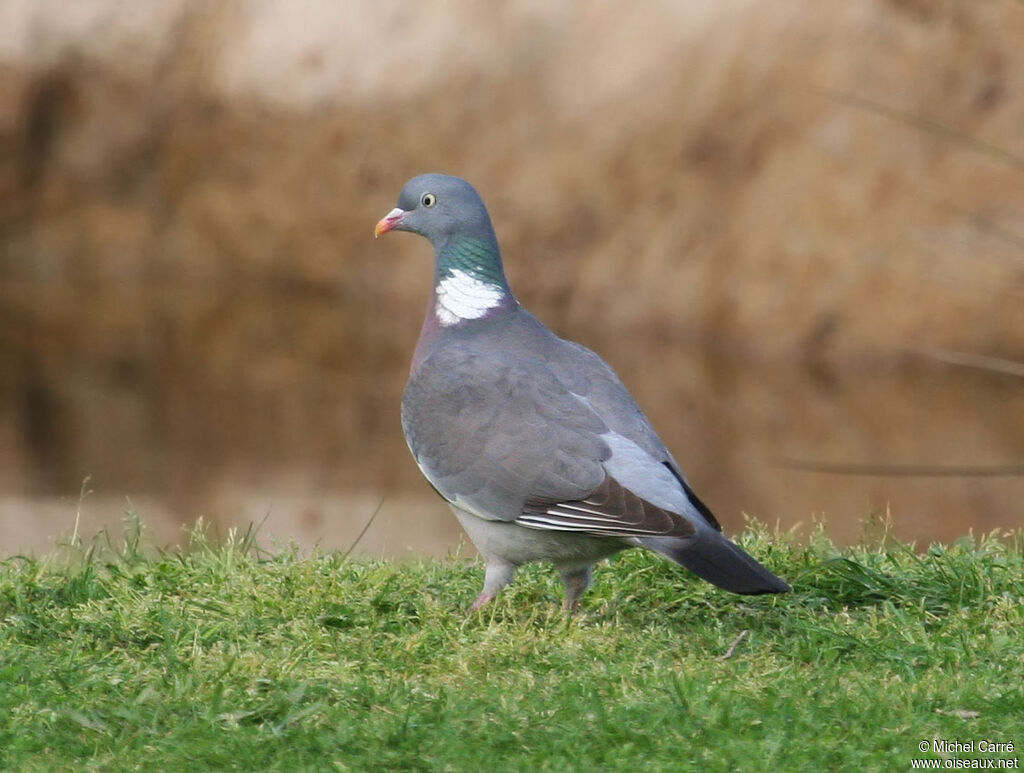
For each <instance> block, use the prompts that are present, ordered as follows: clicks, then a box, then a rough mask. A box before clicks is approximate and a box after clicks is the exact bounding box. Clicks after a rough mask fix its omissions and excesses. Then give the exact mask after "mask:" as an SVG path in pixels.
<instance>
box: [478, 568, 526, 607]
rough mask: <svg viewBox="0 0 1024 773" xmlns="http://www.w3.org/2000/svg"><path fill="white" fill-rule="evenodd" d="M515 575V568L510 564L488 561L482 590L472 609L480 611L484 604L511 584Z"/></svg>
mask: <svg viewBox="0 0 1024 773" xmlns="http://www.w3.org/2000/svg"><path fill="white" fill-rule="evenodd" d="M515 573H516V568H515V567H514V566H513V565H512V564H509V563H506V562H504V561H495V560H493V559H489V560H488V561H487V568H486V569H485V570H484V589H483V590H482V591H480V595H479V596H477V597H476V601H474V602H473V609H480V607H482V606H483V605H484V604H486V603H487V602H489V601H491V600H493V599H494V597H495V596H497V595H498V591H500V590H501V589H502V588H504V587H505V586H506V585H508V584H509V583H510V582H512V576H513V575H514V574H515Z"/></svg>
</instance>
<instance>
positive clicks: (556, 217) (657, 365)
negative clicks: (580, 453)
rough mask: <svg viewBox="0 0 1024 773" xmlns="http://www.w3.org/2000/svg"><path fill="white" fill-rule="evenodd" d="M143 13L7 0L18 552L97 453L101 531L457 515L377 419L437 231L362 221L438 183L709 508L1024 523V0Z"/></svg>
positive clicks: (782, 516)
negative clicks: (384, 232)
mask: <svg viewBox="0 0 1024 773" xmlns="http://www.w3.org/2000/svg"><path fill="white" fill-rule="evenodd" d="M137 6H138V4H135V3H130V2H116V1H115V0H95V2H92V3H89V4H74V5H68V4H66V3H62V2H56V0H52V1H50V0H40V1H39V2H14V0H8V2H0V552H13V551H16V550H21V549H33V550H40V549H43V548H45V545H46V544H48V540H49V539H51V538H52V537H53V536H55V535H56V534H58V533H61V532H64V531H66V530H67V529H69V528H71V525H72V524H73V522H74V516H75V511H76V509H79V508H78V500H79V492H80V491H81V490H82V488H83V480H84V479H85V478H86V477H87V476H88V483H87V485H86V488H87V489H88V490H90V491H92V492H93V493H92V494H90V495H89V496H88V497H86V498H85V500H84V504H83V505H82V507H81V508H80V509H81V510H82V513H83V514H84V515H83V517H84V518H85V519H86V521H87V522H88V527H89V528H97V527H98V526H99V525H103V524H108V523H117V521H118V519H119V518H120V513H121V511H122V510H123V509H125V508H126V507H132V508H134V509H135V510H137V511H139V513H140V515H141V517H142V519H143V521H145V522H146V523H147V524H149V525H151V526H152V527H153V528H154V529H155V530H156V531H157V532H158V535H159V536H160V538H161V539H173V538H174V537H175V536H176V534H177V529H178V526H177V524H179V523H188V522H191V520H192V519H194V518H195V517H196V516H197V515H200V514H202V515H204V516H205V517H206V518H207V519H210V520H213V521H214V522H215V523H217V524H220V525H222V526H224V527H226V526H227V525H230V524H236V523H237V524H244V523H247V522H248V521H249V520H252V519H255V520H257V521H258V520H261V519H262V518H263V517H264V516H266V517H267V524H266V525H265V527H264V528H265V530H266V532H265V533H267V534H268V535H269V536H271V537H273V538H280V539H291V538H297V539H300V540H301V541H303V542H304V543H310V542H314V541H317V540H321V541H322V542H323V544H325V545H327V546H331V547H333V546H338V545H340V546H342V547H344V546H345V545H347V544H348V543H349V542H350V541H351V539H354V535H355V534H356V533H358V531H359V529H360V528H361V527H362V525H363V524H364V523H365V521H366V519H367V518H368V517H369V514H370V513H372V512H373V510H374V509H375V507H376V503H377V502H379V501H380V499H381V498H382V497H383V499H384V503H385V504H384V506H383V508H382V511H381V514H380V516H379V517H378V520H377V521H376V522H375V523H374V526H373V529H372V530H371V533H370V534H368V535H367V538H366V541H364V542H363V543H361V546H362V547H363V548H364V549H367V550H370V551H371V552H372V551H376V552H384V553H387V554H396V553H402V552H403V551H405V550H407V549H408V550H412V551H413V552H432V553H437V552H443V551H444V550H445V549H447V547H449V546H451V545H454V544H455V543H456V542H457V539H458V537H457V534H458V532H457V528H456V526H455V524H454V522H453V521H450V520H449V519H448V518H447V516H446V515H445V514H444V511H443V508H441V507H440V506H439V505H438V503H437V502H435V501H434V500H433V499H432V498H431V495H430V492H429V489H427V488H426V486H425V484H423V483H422V482H421V481H420V478H419V473H418V471H417V470H416V468H415V466H414V465H413V463H412V462H411V460H410V459H409V458H408V455H407V452H406V450H405V448H404V444H403V441H402V438H401V432H400V428H399V424H398V418H397V405H398V401H399V398H400V394H401V389H402V385H403V382H404V378H405V371H406V367H407V362H408V359H409V356H410V353H411V350H412V347H413V345H414V343H415V337H416V332H417V330H418V327H419V322H420V319H421V317H422V314H423V307H424V304H425V302H426V296H427V292H428V283H429V278H430V267H429V266H430V256H429V248H428V247H427V245H426V244H425V243H423V242H422V241H421V240H417V239H414V238H412V237H409V236H405V235H397V236H390V237H388V238H386V239H384V240H381V241H380V242H374V240H373V238H372V229H373V224H374V223H375V222H376V220H377V219H378V218H379V217H380V216H381V215H383V214H384V213H385V212H387V211H388V210H389V209H390V208H391V207H392V206H393V205H394V201H395V198H396V196H397V193H398V190H399V189H400V187H401V185H402V184H403V183H404V182H405V180H406V179H407V178H409V177H411V176H412V175H414V174H417V173H420V172H424V171H445V172H450V173H454V174H459V175H461V176H464V177H467V178H469V179H470V180H471V181H472V182H474V184H475V185H476V186H477V187H478V189H479V190H480V191H481V193H482V194H483V195H484V197H485V200H486V201H487V202H488V204H489V206H490V209H491V213H492V217H493V219H494V221H495V223H496V225H497V229H498V234H499V238H500V240H501V242H502V244H503V249H504V253H505V259H506V265H507V269H508V273H509V276H510V280H511V282H512V285H513V287H514V288H515V289H516V291H517V294H518V295H519V297H520V299H521V300H522V301H523V302H524V304H525V305H527V306H528V307H529V308H530V309H531V310H532V311H533V312H534V313H535V314H537V315H538V316H539V317H540V318H541V319H543V320H544V321H546V322H547V323H548V324H549V325H550V326H551V327H552V328H554V329H555V330H556V331H557V332H559V333H561V334H562V335H565V336H567V337H570V338H574V339H576V340H579V341H581V342H583V343H586V344H587V345H589V346H591V347H593V348H595V349H597V350H598V351H599V352H600V353H601V354H602V355H603V356H605V357H606V359H608V360H609V361H610V362H611V363H612V364H613V366H615V367H616V368H617V369H618V370H619V371H620V373H621V374H622V376H623V377H624V379H625V381H626V382H627V384H628V385H629V386H630V387H631V388H632V389H633V390H634V392H635V394H636V395H637V397H638V399H639V400H640V402H641V404H642V405H643V406H644V408H645V409H646V410H647V412H648V413H649V414H650V415H651V417H652V419H653V420H654V421H655V424H656V426H657V427H658V428H659V429H660V431H661V432H662V434H663V436H664V438H665V440H666V442H667V443H668V444H669V446H670V447H671V448H672V449H673V450H674V451H675V452H676V455H677V457H679V459H680V460H681V462H682V463H683V466H684V468H685V469H686V470H687V471H688V474H689V476H690V477H691V478H692V479H693V483H694V485H695V486H696V488H697V489H698V490H699V491H700V492H701V493H702V495H703V496H704V497H705V498H706V499H707V500H709V502H710V504H712V506H713V507H714V508H715V509H716V510H717V511H718V512H719V513H720V516H721V519H722V520H723V522H724V523H726V524H727V526H728V527H729V529H737V528H740V527H741V526H742V523H743V516H742V514H743V513H748V514H751V515H753V516H756V517H758V518H760V519H763V520H766V521H768V522H769V523H772V524H774V523H776V522H779V523H781V524H783V525H784V526H788V525H792V524H795V523H801V524H804V525H806V524H809V523H810V522H811V521H812V520H813V519H814V518H816V517H819V516H821V515H824V517H825V518H826V521H827V523H828V526H829V530H830V531H832V532H833V533H834V534H835V535H836V536H837V537H838V538H840V539H842V540H850V539H854V538H856V537H857V535H858V534H859V533H860V529H861V527H860V525H859V524H860V521H861V520H862V519H864V518H865V517H867V516H868V515H870V514H871V513H877V512H880V511H884V510H885V509H886V508H887V507H888V508H889V509H890V511H891V514H892V517H893V518H894V520H895V523H896V530H897V533H898V534H899V535H901V536H904V537H908V538H914V539H920V540H928V539H931V538H941V539H954V538H956V537H957V536H960V535H962V534H964V533H966V531H967V530H968V529H969V528H974V529H975V530H976V531H977V530H981V531H985V530H988V529H991V528H995V527H1004V528H1008V527H1014V526H1020V525H1022V524H1024V507H1022V502H1024V478H1022V476H1021V472H1022V470H1021V466H1022V465H1024V366H1022V365H1021V363H1024V46H1022V45H1021V44H1020V42H1021V40H1024V6H1022V5H1021V3H1020V2H1015V1H1014V0H992V1H991V2H976V0H962V1H960V2H941V1H937V2H917V1H916V0H900V1H897V0H875V1H874V2H862V3H821V2H816V1H812V0H807V1H806V2H781V3H771V4H765V3H754V2H742V1H740V0H734V1H731V2H697V3H686V4H677V3H667V2H666V3H664V4H660V5H659V4H657V3H655V4H650V5H644V6H642V7H641V6H635V7H634V6H625V5H621V4H615V3H600V2H599V3H589V2H582V1H580V2H570V3H564V4H560V5H558V6H557V7H555V8H551V7H548V4H543V3H534V2H529V1H528V0H517V1H516V2H508V3H503V4H500V6H498V7H492V5H491V4H476V3H472V2H468V0H460V1H459V2H453V3H449V4H447V5H445V6H444V7H443V8H438V7H436V6H434V7H432V4H415V3H408V2H383V3H377V4H363V3H341V4H339V3H334V2H328V1H327V0H309V2H306V3H301V4H295V3H287V2H272V3H262V4H246V3H242V2H227V3H221V4H217V5H216V7H215V8H212V9H211V8H210V7H209V6H210V4H207V3H202V2H188V1H187V0H177V2H166V3H162V4H159V7H154V8H149V7H147V6H148V4H142V7H137ZM677 6H678V7H677ZM965 355H966V356H965ZM794 458H795V459H803V460H811V461H816V462H828V463H833V462H834V463H838V464H840V465H841V466H842V465H849V464H854V463H856V464H861V463H864V464H875V465H882V466H883V467H887V468H889V471H890V472H892V471H898V470H894V466H898V465H906V464H913V465H923V466H925V467H927V468H930V469H931V470H932V473H933V474H931V475H927V476H915V477H897V476H893V475H886V476H851V475H835V474H822V473H810V472H801V471H794V470H792V469H789V468H787V467H786V466H785V464H786V462H787V460H792V459H794ZM1007 465H1009V466H1010V469H1009V470H1008V471H1004V472H1007V473H1008V474H1004V475H1001V476H996V477H992V476H985V477H981V476H978V475H976V474H975V475H957V476H952V477H947V476H941V477H937V476H936V475H935V474H934V473H936V472H949V470H948V469H946V468H948V467H950V466H952V467H955V468H962V467H965V466H970V467H981V468H983V471H989V472H991V471H993V468H999V467H1005V466H1007ZM960 471H961V472H963V470H960ZM975 472H976V470H975ZM126 498H128V499H130V501H131V504H130V505H129V504H127V499H126Z"/></svg>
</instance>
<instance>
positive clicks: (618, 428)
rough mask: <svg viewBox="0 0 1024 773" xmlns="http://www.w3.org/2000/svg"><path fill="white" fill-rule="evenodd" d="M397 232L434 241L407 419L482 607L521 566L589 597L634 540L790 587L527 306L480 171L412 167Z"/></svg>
mask: <svg viewBox="0 0 1024 773" xmlns="http://www.w3.org/2000/svg"><path fill="white" fill-rule="evenodd" d="M388 231H408V232H411V233H415V234H419V235H421V236H424V237H426V238H427V239H429V240H430V242H431V244H432V245H433V248H434V284H433V289H432V292H431V296H430V303H429V306H428V308H427V313H426V318H425V319H424V321H423V326H422V329H421V331H420V338H419V341H418V343H417V344H416V349H415V351H414V353H413V358H412V366H411V369H410V374H409V380H408V383H407V384H406V387H405V393H404V395H403V397H402V428H403V430H404V432H405V438H406V441H407V442H408V444H409V449H410V451H412V455H413V457H414V458H415V460H416V464H417V465H418V466H419V468H420V470H421V471H422V472H423V475H424V476H425V477H426V479H427V481H428V482H429V483H430V485H431V486H432V487H433V488H434V490H435V491H437V493H438V494H440V495H441V496H442V497H443V498H444V499H445V500H446V501H447V502H448V504H449V505H450V506H451V509H452V511H453V512H454V513H455V516H456V518H458V520H459V523H460V524H461V525H462V528H463V529H464V530H465V532H466V534H467V536H468V537H469V539H470V540H471V541H472V543H473V544H474V545H475V546H476V548H477V550H478V551H479V553H480V555H481V556H482V557H483V559H484V562H485V573H484V586H483V590H482V591H481V592H480V595H479V596H478V597H477V599H476V601H475V602H474V604H473V608H474V609H479V608H480V607H481V606H483V605H485V604H487V603H488V602H490V601H491V600H492V599H494V597H495V595H496V594H497V593H498V592H499V591H500V590H501V589H502V588H504V587H505V586H506V585H508V584H509V583H510V582H511V581H512V578H513V575H514V574H515V571H516V569H517V568H518V567H519V566H521V565H523V564H525V563H529V562H533V561H547V562H550V563H553V564H554V566H555V568H556V569H557V570H558V572H559V573H560V574H561V577H562V580H563V582H564V583H565V607H566V609H568V610H570V611H572V610H575V609H576V608H577V607H578V605H579V601H580V598H581V597H582V596H583V593H584V591H586V589H587V588H588V587H589V585H590V583H591V580H592V572H593V566H594V564H595V563H596V562H598V561H600V560H602V559H604V558H607V557H609V556H611V555H613V554H615V553H618V552H619V551H621V550H624V549H626V548H631V547H642V548H647V549H648V550H652V551H654V552H656V553H660V554H661V555H663V556H665V557H667V558H669V559H671V560H672V561H674V562H676V563H678V564H681V565H682V566H684V567H686V568H687V569H689V570H690V571H692V572H694V573H695V574H697V575H699V576H700V577H702V578H704V579H705V580H708V581H709V582H711V583H713V584H715V585H717V586H718V587H720V588H724V589H725V590H728V591H732V592H734V593H743V594H761V593H784V592H786V591H789V590H790V587H789V585H787V584H786V583H785V582H784V581H783V580H781V579H780V578H779V577H777V576H776V575H774V574H773V573H772V572H770V571H769V570H768V569H766V568H765V567H764V566H762V565H761V564H760V563H758V562H757V561H756V560H755V559H754V558H753V557H751V556H750V555H748V554H747V553H746V552H744V551H743V550H742V549H741V548H739V547H738V546H737V545H736V544H735V543H733V542H732V541H731V540H729V539H728V538H727V537H726V536H725V535H723V534H722V527H721V525H720V524H719V523H718V521H717V520H716V519H715V516H714V515H713V514H712V513H711V510H709V509H708V507H707V506H706V505H705V504H704V503H703V502H702V501H701V500H700V499H699V498H698V497H697V495H696V494H695V493H694V491H693V489H692V488H691V486H690V484H689V482H688V481H687V479H686V476H685V475H683V471H682V469H681V468H680V467H679V465H678V463H677V462H676V460H675V459H674V458H673V457H672V454H671V453H669V451H668V449H667V448H666V447H665V444H664V443H662V441H661V439H660V438H659V437H658V435H657V433H656V432H655V431H654V428H653V427H652V426H651V423H650V422H649V421H648V419H647V417H646V416H645V415H644V413H643V411H642V410H641V409H640V407H639V406H638V405H637V403H636V401H635V400H634V399H633V397H632V395H630V393H629V391H628V390H627V389H626V387H625V386H624V385H623V383H622V381H621V380H620V379H619V377H618V376H617V375H616V374H615V372H614V371H613V370H612V369H611V367H610V366H609V365H608V364H607V363H605V361H604V360H602V359H601V358H600V357H599V356H598V355H597V354H595V353H594V352H593V351H591V350H590V349H587V348H586V347H584V346H581V345H580V344H577V343H574V342H572V341H567V340H564V339H562V338H559V337H558V336H557V335H555V334H554V333H553V332H551V331H550V330H549V329H548V328H547V327H545V326H544V325H543V324H542V323H541V322H540V321H538V320H537V319H536V318H535V317H534V316H533V315H532V314H530V313H529V312H528V311H527V310H526V309H524V308H523V307H522V306H521V305H520V304H519V302H518V301H517V300H516V298H515V296H514V295H513V294H512V290H511V289H510V288H509V285H508V281H507V280H506V278H505V272H504V268H503V265H502V259H501V252H500V250H499V248H498V240H497V237H496V235H495V232H494V227H493V225H492V224H491V218H490V215H489V214H488V212H487V208H486V207H485V206H484V203H483V200H482V199H481V198H480V195H479V194H478V193H477V192H476V190H475V189H474V188H473V186H472V185H470V184H469V183H468V182H466V181H465V180H462V179H460V178H458V177H451V176H448V175H443V174H424V175H420V176H418V177H414V178H413V179H411V180H410V181H409V182H408V183H406V184H405V187H403V188H402V191H401V194H400V195H399V197H398V206H397V207H395V208H394V209H392V210H391V211H390V212H388V213H387V214H386V215H385V216H384V217H383V218H382V219H381V220H380V222H378V223H377V226H376V228H375V229H374V235H375V236H380V235H381V234H383V233H386V232H388Z"/></svg>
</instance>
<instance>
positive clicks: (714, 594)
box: [0, 525, 1024, 771]
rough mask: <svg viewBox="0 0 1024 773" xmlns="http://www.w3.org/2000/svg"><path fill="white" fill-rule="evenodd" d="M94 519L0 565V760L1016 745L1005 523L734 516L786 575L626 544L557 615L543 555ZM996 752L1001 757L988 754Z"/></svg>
mask: <svg viewBox="0 0 1024 773" xmlns="http://www.w3.org/2000/svg"><path fill="white" fill-rule="evenodd" d="M144 542H145V540H142V539H140V538H139V536H138V531H137V530H136V531H135V532H134V533H132V532H130V533H129V537H128V539H127V541H126V542H125V544H122V545H117V546H114V545H110V544H109V543H104V542H102V541H98V542H96V543H94V544H93V545H92V546H90V547H88V548H85V547H79V548H75V549H71V550H68V551H65V552H64V554H63V555H62V556H60V557H58V558H51V559H47V560H36V559H31V558H11V559H7V560H6V561H4V562H3V563H0V626H2V627H0V768H2V769H3V770H12V771H13V770H17V771H42V770H46V771H49V770H164V771H177V770H190V771H196V770H246V771H251V770H453V771H461V770H467V771H468V770H473V771H476V770H488V771H504V770H510V771H512V770H540V771H548V770H550V771H562V770H645V771H646V770H654V771H658V770H666V771H669V770H671V771H678V770H684V771H685V770H700V771H719V770H722V771H725V770H816V769H821V770H906V769H910V765H911V760H912V759H913V758H927V759H933V760H940V759H941V757H940V756H939V755H937V754H935V753H932V752H930V751H929V752H928V753H926V754H922V753H921V752H919V751H918V744H919V743H921V742H922V741H931V740H932V739H940V740H961V741H963V740H968V739H987V740H989V741H996V742H1013V743H1014V744H1015V746H1016V749H1017V751H1015V752H1012V753H1009V754H984V753H976V754H974V755H963V754H960V755H954V756H961V757H970V756H973V757H976V758H978V759H997V760H998V759H999V758H1007V759H1012V758H1016V757H1018V756H1019V750H1020V748H1021V745H1022V744H1024V688H1022V684H1021V683H1022V676H1021V675H1022V672H1024V637H1022V636H1021V631H1022V630H1024V612H1022V601H1024V556H1022V553H1024V550H1022V547H1024V535H1021V534H1016V535H1013V534H1011V535H1001V536H1000V535H992V536H988V537H985V538H982V539H979V540H974V539H969V538H967V539H964V540H962V541H961V542H959V543H957V544H955V545H953V546H949V547H943V546H937V545H936V546H932V547H930V548H929V549H928V550H926V551H925V552H923V553H919V552H915V551H914V550H912V549H910V548H909V547H908V546H906V545H902V544H898V543H893V542H891V541H888V540H885V539H883V540H880V541H879V542H878V543H877V544H875V545H873V546H861V547H855V548H849V549H843V550H838V549H837V548H835V547H834V546H833V545H832V544H831V543H830V542H828V540H827V539H825V538H824V537H823V536H822V535H821V534H818V535H816V536H815V537H814V538H812V539H811V540H810V541H809V543H808V544H805V545H798V544H796V543H795V542H793V541H791V540H788V539H785V538H780V537H778V536H777V535H775V536H773V535H770V534H768V533H767V532H766V531H765V530H764V529H762V528H760V527H757V526H756V525H754V526H752V528H751V530H750V531H749V532H748V533H747V534H745V535H744V539H743V542H744V543H745V544H746V545H747V546H748V547H749V548H750V550H751V551H752V552H753V553H755V554H756V555H758V556H760V557H762V558H763V559H764V560H765V561H766V562H767V563H768V564H769V565H771V566H772V567H774V568H775V569H777V570H778V571H779V572H780V573H781V574H782V575H783V576H785V577H786V578H787V579H789V580H791V581H792V583H793V585H794V588H795V591H794V593H792V594H790V595H787V596H784V597H754V598H744V597H738V596H733V595H730V594H727V593H724V592H722V591H719V590H716V589H714V588H712V587H710V586H709V585H707V584H706V583H703V582H700V581H698V580H696V579H695V578H694V577H693V576H692V575H690V574H688V573H687V572H685V571H684V570H682V569H679V568H677V567H674V566H672V565H670V564H669V563H667V562H665V561H663V560H661V559H659V558H657V557H655V556H651V555H648V554H645V553H642V552H640V551H630V552H627V553H625V554H622V555H620V556H619V557H617V558H616V559H614V560H613V561H611V562H610V564H609V565H607V566H603V567H600V568H599V571H598V573H597V580H596V583H595V586H594V588H592V589H591V591H590V593H589V594H588V595H587V597H586V598H585V599H584V604H583V611H582V613H581V614H579V615H577V616H575V617H568V616H566V615H565V614H564V613H563V612H562V611H561V609H560V608H559V603H560V600H561V588H560V584H559V582H558V581H557V579H556V577H555V576H554V573H553V572H552V571H551V570H550V569H549V568H544V567H539V566H538V567H527V568H526V569H525V570H524V571H522V572H521V575H520V576H519V578H518V581H517V582H516V583H515V584H514V585H513V586H512V587H511V588H509V589H508V590H507V591H506V592H505V593H504V594H503V595H502V597H500V599H499V600H498V601H497V602H496V603H494V604H493V605H491V606H490V607H489V608H487V609H486V610H484V611H482V612H479V613H468V612H467V611H466V609H467V607H468V605H469V603H470V602H471V601H472V599H473V597H474V596H475V594H476V592H477V590H478V589H479V588H478V586H479V585H480V583H481V580H482V578H481V574H482V573H481V569H480V566H479V565H478V564H476V563H474V562H468V561H462V560H451V561H444V562H438V561H424V562H419V563H390V562H384V561H371V560H364V559H349V558H343V557H341V556H340V555H339V554H317V555H314V556H311V557H302V556H300V555H298V554H297V552H296V551H295V550H289V549H285V550H279V551H275V552H265V551H262V550H260V549H258V548H257V547H256V546H255V545H254V540H253V537H252V534H248V535H245V536H242V537H239V536H237V535H236V536H233V537H232V538H230V539H228V540H227V541H225V542H224V543H223V544H220V545H214V544H212V543H211V542H210V541H209V540H207V539H206V537H205V536H204V534H203V532H202V531H201V530H197V531H195V532H194V534H193V536H192V539H191V544H190V547H189V548H188V549H187V550H184V551H181V552H176V553H163V552H159V551H152V550H147V549H146V548H145V545H144ZM997 764H998V763H997Z"/></svg>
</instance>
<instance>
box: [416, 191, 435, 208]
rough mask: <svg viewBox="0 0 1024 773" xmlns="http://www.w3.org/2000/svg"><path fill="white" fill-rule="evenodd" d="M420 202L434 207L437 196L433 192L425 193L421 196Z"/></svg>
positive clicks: (425, 205)
mask: <svg viewBox="0 0 1024 773" xmlns="http://www.w3.org/2000/svg"><path fill="white" fill-rule="evenodd" d="M420 204H422V205H423V206H424V207H432V206H434V205H435V204H437V196H435V195H434V194H433V193H424V194H423V195H422V196H420Z"/></svg>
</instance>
